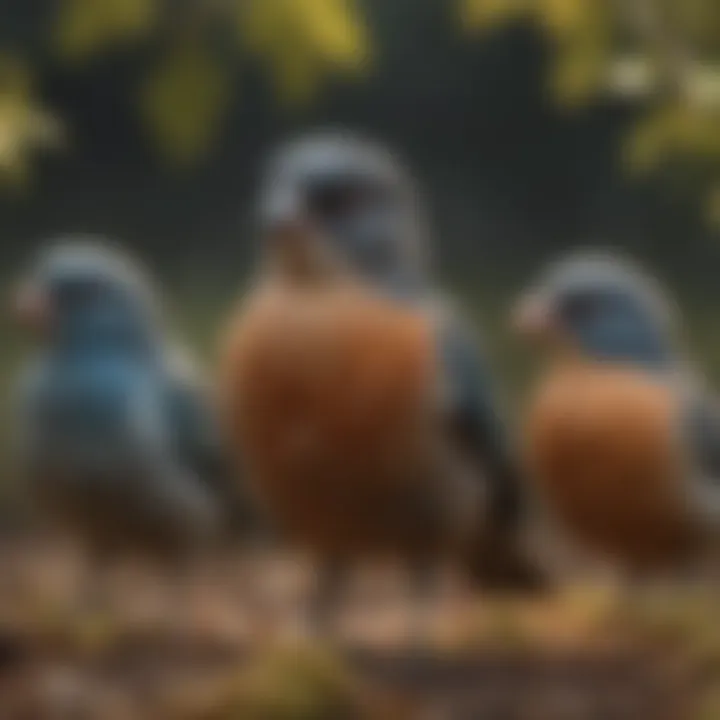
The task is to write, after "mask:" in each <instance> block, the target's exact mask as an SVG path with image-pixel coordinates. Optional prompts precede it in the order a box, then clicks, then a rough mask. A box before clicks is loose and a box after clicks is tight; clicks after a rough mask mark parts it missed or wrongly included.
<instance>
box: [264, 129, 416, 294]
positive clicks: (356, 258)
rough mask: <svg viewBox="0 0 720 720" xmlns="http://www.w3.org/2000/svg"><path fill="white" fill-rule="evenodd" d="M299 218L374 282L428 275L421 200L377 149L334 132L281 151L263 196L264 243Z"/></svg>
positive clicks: (267, 176)
mask: <svg viewBox="0 0 720 720" xmlns="http://www.w3.org/2000/svg"><path fill="white" fill-rule="evenodd" d="M299 215H302V217H303V218H304V219H305V220H306V221H309V222H311V223H312V224H313V225H314V226H315V228H316V229H317V230H319V231H320V232H321V233H322V234H323V236H324V237H325V238H326V239H327V242H328V243H329V244H330V245H331V246H332V249H333V251H334V252H335V253H336V254H338V255H339V256H340V257H342V260H343V261H344V262H345V263H347V264H348V265H349V266H351V267H352V269H353V271H354V272H355V273H357V274H358V275H360V276H362V277H363V278H365V279H367V280H369V281H371V282H378V283H380V284H384V283H388V284H390V283H393V282H396V281H397V282H402V281H403V280H406V279H407V278H410V277H416V276H418V275H419V273H420V266H421V258H420V255H421V252H422V248H421V247H420V245H421V243H420V238H419V235H420V222H419V219H418V209H417V202H416V200H415V197H414V192H413V190H412V187H411V184H410V182H409V179H408V178H407V176H406V174H405V173H404V171H403V170H402V169H401V168H400V167H399V165H398V163H397V162H396V161H395V159H394V158H393V157H392V156H391V155H390V154H389V153H388V152H386V151H385V150H383V149H382V148H380V147H378V146H377V145H376V144H375V143H373V142H370V141H368V140H365V139H362V138H359V137H356V136H353V135H349V134H344V133H342V132H328V133H319V134H315V135H310V136H307V137H304V138H301V139H299V140H296V141H294V142H292V143H290V144H288V145H287V146H285V147H282V148H280V150H279V151H278V152H277V153H276V154H275V155H274V156H273V157H272V159H271V161H270V162H269V164H268V167H267V169H266V174H265V180H264V183H263V185H262V190H261V194H260V223H261V226H262V229H263V235H264V236H265V237H267V236H268V235H271V236H272V235H273V232H272V230H273V228H275V227H276V226H277V224H278V221H279V220H282V221H283V222H287V220H288V218H289V217H293V216H294V217H297V216H299Z"/></svg>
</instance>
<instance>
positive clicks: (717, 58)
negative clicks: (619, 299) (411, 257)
mask: <svg viewBox="0 0 720 720" xmlns="http://www.w3.org/2000/svg"><path fill="white" fill-rule="evenodd" d="M719 114H720V5H718V3H717V1H716V0H2V1H1V2H0V180H1V181H2V182H1V183H0V237H1V238H2V240H1V242H0V268H2V278H3V280H2V282H3V285H4V286H5V287H9V283H11V281H12V279H13V277H14V276H15V274H16V273H17V272H18V270H19V269H20V268H21V267H22V265H23V263H24V262H25V261H26V260H27V258H28V257H29V255H30V254H31V253H32V251H33V249H34V248H35V247H36V246H37V245H38V244H39V243H40V242H42V241H43V240H45V239H46V238H48V237H50V236H55V235H58V234H64V233H74V232H80V233H99V234H103V235H108V236H111V237H113V238H117V239H119V240H122V241H123V242H125V243H127V244H128V245H129V246H130V247H132V248H133V249H135V250H136V251H137V252H139V253H140V254H141V255H142V256H143V257H144V258H146V259H147V260H148V261H149V263H150V264H151V266H152V268H153V269H154V270H155V271H156V274H157V275H158V276H159V278H160V280H161V281H162V282H163V283H164V284H165V285H166V286H167V287H168V288H169V290H170V295H171V303H172V305H173V308H174V310H175V311H176V316H177V320H178V324H179V326H180V329H181V330H182V331H183V332H184V333H186V334H187V335H188V337H189V338H190V339H191V340H192V341H193V343H194V344H195V346H196V347H197V348H198V350H199V351H200V352H201V353H203V354H205V355H206V356H209V355H210V353H211V352H212V348H213V339H214V336H215V333H216V329H217V327H218V324H219V323H220V322H221V321H222V318H223V316H224V314H225V313H226V312H227V308H228V304H229V303H230V302H231V300H232V298H233V296H234V295H235V294H236V293H237V291H238V289H239V288H240V287H241V285H242V282H243V280H244V278H246V277H247V274H248V271H249V269H250V267H251V263H252V259H253V255H254V241H253V233H252V227H253V217H252V209H253V200H254V193H255V187H256V182H257V177H258V172H259V168H260V166H261V163H262V161H263V158H264V157H265V156H266V154H267V152H268V151H269V150H270V149H271V148H272V147H273V146H274V145H275V144H276V143H277V142H279V141H280V140H282V139H285V138H286V137H288V136H290V135H293V134H295V133H297V132H300V131H302V130H304V129H307V128H314V127H317V126H336V125H342V126H346V127H349V128H355V129H358V130H361V131H363V132H365V133H368V134H370V135H373V136H376V137H377V138H379V139H381V140H383V141H385V142H387V143H388V144H389V145H390V146H391V147H393V148H394V149H395V150H396V151H397V152H398V154H399V155H400V156H401V157H402V158H404V159H405V161H406V162H407V164H408V165H409V166H410V168H411V169H412V171H413V172H414V173H415V175H416V176H417V178H418V181H419V183H420V185H421V188H422V190H423V194H424V197H425V200H426V202H427V205H428V206H429V210H430V217H431V218H432V225H433V231H434V232H433V238H434V256H435V259H436V261H437V267H438V274H439V275H440V276H442V278H443V281H444V282H445V283H446V284H447V285H448V286H450V287H452V288H454V289H456V290H457V291H459V292H460V293H461V294H462V295H463V297H464V298H465V300H466V301H467V302H468V305H469V306H470V308H471V309H472V311H473V312H474V313H475V315H476V317H477V318H478V322H479V325H480V326H482V332H483V334H484V335H485V336H486V338H487V345H488V347H489V350H490V355H491V356H492V358H493V359H494V361H495V363H496V364H497V365H498V366H499V367H501V368H503V369H504V370H505V372H506V373H507V377H506V378H505V379H506V380H507V381H508V384H510V385H511V386H513V387H519V386H520V385H519V384H518V383H516V382H515V380H516V379H518V378H522V377H523V376H524V372H523V371H524V367H525V363H524V361H523V358H522V355H521V353H520V352H519V349H518V348H517V347H515V346H513V345H512V344H510V342H509V341H508V340H507V338H506V336H505V334H504V332H503V324H504V322H505V313H506V306H507V302H508V300H509V298H510V297H511V295H512V294H513V293H514V292H515V291H517V289H518V288H519V287H520V285H522V284H523V282H524V281H525V280H526V279H527V277H528V275H529V274H530V273H532V272H533V271H534V270H535V269H536V268H537V266H538V264H539V263H542V262H545V261H547V260H548V259H550V258H552V257H554V256H556V255H557V254H558V253H560V252H563V251H565V250H566V249H568V248H571V247H577V246H580V245H589V244H590V245H602V246H606V247H617V248H621V249H623V250H625V251H627V252H629V253H631V254H632V255H635V256H637V257H638V258H639V259H640V260H642V261H645V262H646V263H647V264H648V265H650V267H652V268H653V269H654V270H655V271H656V272H657V273H658V274H659V275H660V276H661V278H662V279H663V280H664V281H665V282H666V283H667V284H668V285H669V286H670V287H671V288H672V289H673V292H674V293H675V294H676V296H677V297H678V298H679V300H680V301H681V303H682V306H683V309H684V310H685V313H686V318H687V327H688V335H689V338H690V341H691V343H692V347H693V350H694V351H696V352H697V353H698V354H699V356H700V358H701V359H702V361H703V364H704V367H705V368H706V369H707V370H708V371H709V372H710V373H711V375H713V376H714V377H715V378H716V379H719V380H720V323H718V321H717V314H718V305H719V299H720V295H719V293H718V269H719V267H720V264H719V263H720V242H719V241H718V240H719V238H718V231H719V229H720V124H719V123H718V122H717V120H718V117H717V116H718V115H719ZM0 332H1V334H2V347H3V348H4V350H5V352H4V365H5V368H6V370H5V372H3V373H2V376H3V377H4V378H6V379H7V378H8V377H9V376H10V368H11V367H13V366H14V363H15V362H16V361H17V359H18V353H19V352H20V351H21V349H20V345H19V342H18V338H17V333H16V332H15V331H14V330H13V329H12V328H11V326H10V325H9V323H8V324H4V325H3V326H2V327H1V328H0Z"/></svg>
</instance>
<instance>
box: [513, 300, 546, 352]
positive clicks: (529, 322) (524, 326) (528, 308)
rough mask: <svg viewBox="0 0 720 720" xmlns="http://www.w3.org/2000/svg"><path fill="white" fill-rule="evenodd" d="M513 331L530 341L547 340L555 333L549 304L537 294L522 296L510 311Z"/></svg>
mask: <svg viewBox="0 0 720 720" xmlns="http://www.w3.org/2000/svg"><path fill="white" fill-rule="evenodd" d="M511 323H512V327H513V330H514V331H515V332H516V333H517V334H518V335H520V336H522V337H525V338H528V339H530V340H547V339H548V338H550V337H551V336H553V335H555V334H556V332H557V322H556V319H555V317H554V313H553V310H552V307H551V303H550V302H549V301H548V300H547V299H545V298H543V296H542V294H540V293H537V292H531V293H527V294H526V295H524V296H522V297H521V298H520V300H519V302H518V303H517V304H516V305H515V307H514V308H513V311H512V317H511Z"/></svg>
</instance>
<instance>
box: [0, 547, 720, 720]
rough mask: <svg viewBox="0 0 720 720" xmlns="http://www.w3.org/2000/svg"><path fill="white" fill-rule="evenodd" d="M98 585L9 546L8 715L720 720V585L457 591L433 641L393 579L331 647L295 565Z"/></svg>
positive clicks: (54, 555)
mask: <svg viewBox="0 0 720 720" xmlns="http://www.w3.org/2000/svg"><path fill="white" fill-rule="evenodd" d="M102 577H103V580H102V582H100V580H99V579H98V575H97V574H95V575H93V576H92V578H91V579H88V578H86V576H85V574H84V569H83V565H82V563H80V562H79V561H78V560H77V558H76V556H75V555H74V554H73V553H71V552H70V551H68V550H67V549H66V548H63V547H61V546H60V545H58V544H57V543H52V542H49V541H42V542H41V541H35V542H27V541H24V542H22V543H20V542H17V541H12V542H4V543H3V544H2V545H0V720H71V719H72V720H106V719H107V720H131V719H132V720H145V719H148V720H155V719H157V720H174V719H177V720H231V719H235V718H237V719H245V718H247V719H248V720H266V719H267V720H276V719H277V720H284V719H285V718H288V719H289V720H295V719H296V718H297V719H298V720H315V719H316V718H317V719H318V720H325V719H326V718H328V719H329V720H335V719H338V720H345V719H347V720H352V718H370V719H371V720H376V719H387V720H395V719H396V718H397V720H403V719H404V718H407V720H416V719H417V720H424V719H426V718H427V719H428V720H430V719H432V720H435V719H438V720H445V719H447V720H464V719H466V718H467V719H469V720H473V719H476V718H477V719H478V720H495V719H496V718H497V720H513V719H516V718H517V719H518V720H526V719H527V720H545V719H547V720H565V719H567V720H585V719H588V720H589V719H592V720H614V719H615V718H617V719H618V720H620V719H624V718H628V719H630V718H632V719H633V720H635V719H638V718H641V719H642V720H664V719H665V718H667V720H675V719H678V720H684V719H685V718H688V719H690V720H695V719H696V718H697V719H698V720H720V622H718V616H717V607H718V599H720V592H711V591H709V590H706V591H698V590H691V589H689V588H676V589H670V588H666V589H665V590H663V591H655V592H652V593H650V592H648V593H647V595H643V596H642V597H635V598H633V597H630V596H629V595H627V594H625V593H620V592H617V591H614V590H612V589H611V588H609V587H605V586H603V585H599V584H598V585H595V586H590V585H588V586H582V587H569V588H563V589H562V590H559V591H557V592H555V593H552V594H551V595H548V596H547V597H544V598H541V599H535V600H533V601H529V600H526V601H521V600H508V599H506V600H501V599H491V598H487V597H472V596H469V595H467V594H466V593H465V592H463V591H462V590H461V589H458V588H457V587H456V586H454V585H453V584H452V582H447V583H445V585H443V588H444V590H443V592H442V593H439V594H438V598H437V600H436V602H435V603H434V604H433V606H432V608H430V609H429V611H428V609H425V615H424V616H423V623H422V627H423V628H424V630H423V632H422V637H420V636H419V634H418V631H417V628H418V627H420V625H419V624H418V623H417V605H418V604H417V603H416V602H413V600H412V599H411V598H410V597H409V596H408V593H407V592H406V589H405V588H404V586H403V583H402V581H401V580H400V579H398V578H397V577H396V576H394V575H391V574H386V575H382V576H379V575H378V576H377V577H375V578H373V581H372V582H371V581H370V580H368V579H367V578H365V579H364V583H363V582H361V581H358V582H357V583H356V584H355V585H354V586H353V587H352V588H350V589H349V591H348V594H347V597H346V598H345V600H344V602H343V603H342V611H341V612H340V613H339V616H338V618H337V622H336V623H335V624H334V629H333V632H332V635H330V634H329V633H330V630H329V629H328V630H327V633H328V635H326V636H325V639H323V640H322V641H320V640H318V638H317V636H316V635H313V634H312V633H310V631H308V630H307V629H305V627H304V625H303V624H302V618H303V617H304V616H303V612H302V608H303V607H304V604H303V599H304V598H305V597H306V595H307V587H308V578H309V577H310V575H309V573H308V571H307V570H306V569H304V568H303V567H302V565H301V564H299V563H298V562H296V561H294V560H291V559H288V558H282V557H278V556H273V555H267V556H262V557H261V556H254V557H252V558H249V557H246V556H241V555H238V556H233V557H228V558H224V559H223V560H217V561H215V562H212V563H205V564H203V566H202V567H200V568H199V569H197V570H196V571H195V572H194V573H193V574H192V575H190V576H183V578H182V580H181V579H180V577H177V576H176V577H174V578H172V579H167V578H166V579H160V578H158V577H157V576H156V575H153V574H150V573H147V572H145V571H140V570H138V569H128V568H123V569H122V571H120V570H116V571H113V572H109V571H108V572H105V573H103V574H102ZM98 586H102V588H103V591H102V592H101V593H100V592H98V590H97V588H98ZM369 589H371V590H372V592H371V591H370V590H369ZM413 628H415V629H416V630H415V632H413ZM313 638H315V639H313Z"/></svg>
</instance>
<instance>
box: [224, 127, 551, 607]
mask: <svg viewBox="0 0 720 720" xmlns="http://www.w3.org/2000/svg"><path fill="white" fill-rule="evenodd" d="M259 205H260V227H261V240H262V244H261V249H262V252H261V259H262V262H261V265H260V267H259V270H258V272H257V274H256V278H255V282H254V283H253V285H252V286H251V288H250V290H249V292H248V293H247V294H246V295H244V296H243V298H242V299H241V301H240V305H239V308H238V309H237V310H236V311H235V313H234V314H233V316H232V318H231V320H230V323H229V327H228V330H227V332H226V334H225V339H224V347H223V352H222V364H221V369H220V374H219V376H220V381H221V387H222V392H221V396H222V397H223V399H224V411H223V416H224V417H225V419H226V420H225V423H226V427H227V437H228V442H229V443H231V444H232V445H233V447H235V448H237V449H238V452H239V454H240V456H241V457H243V458H244V459H245V461H246V462H247V473H248V482H249V483H250V484H251V485H252V486H253V487H254V488H255V491H256V494H257V497H258V501H259V502H260V503H262V505H263V507H265V508H266V510H267V512H268V514H269V515H270V516H271V517H272V518H273V519H274V521H275V525H276V526H277V528H278V532H280V533H282V534H283V535H284V536H285V537H287V538H288V540H289V541H290V542H291V543H293V544H295V545H297V546H299V547H302V548H303V549H306V550H308V551H309V552H310V553H311V554H312V555H313V556H314V557H315V558H316V559H317V561H318V563H319V566H320V568H321V569H320V571H319V581H318V585H319V587H320V588H321V589H320V590H319V591H318V596H317V598H316V599H317V601H318V603H317V607H320V608H321V609H322V612H323V613H325V612H332V610H330V611H328V606H330V607H332V606H333V605H334V602H333V600H332V598H333V596H334V595H335V594H336V592H337V587H338V585H342V577H343V575H344V574H345V570H347V568H349V567H352V566H353V564H355V563H357V562H362V561H363V560H367V559H369V558H371V559H378V558H387V557H391V558H393V559H396V560H398V561H400V562H402V563H403V564H405V565H406V566H407V567H409V568H410V570H411V573H412V574H413V576H414V578H415V582H416V583H417V586H418V587H419V588H421V587H422V585H423V583H428V580H427V577H428V573H429V568H431V567H432V566H433V565H434V563H436V562H437V561H438V560H439V559H442V558H453V559H455V560H458V559H459V560H460V562H461V564H462V565H463V567H464V569H465V571H466V575H467V576H468V577H469V578H471V579H472V580H473V581H476V582H477V583H479V584H482V585H483V586H484V587H486V588H488V589H490V588H493V589H503V590H509V589H511V588H512V589H516V590H517V589H521V588H522V589H523V590H526V589H529V588H530V587H536V586H538V585H539V584H540V582H541V573H540V570H539V568H538V567H537V566H536V564H535V562H534V560H533V559H532V558H530V555H529V553H528V552H527V550H526V548H524V547H523V541H522V540H521V537H522V530H521V528H522V525H523V518H524V504H523V497H522V495H523V487H522V481H521V478H520V477H519V475H518V473H517V471H516V468H515V466H514V462H513V454H512V450H511V443H510V441H509V437H508V433H507V432H506V429H505V427H504V425H503V420H502V418H501V416H500V413H499V410H498V407H497V403H496V400H495V398H494V392H493V390H494V383H493V382H492V380H491V378H490V377H489V373H488V370H487V368H486V366H485V364H484V362H483V360H482V358H481V354H480V352H479V350H477V348H476V346H475V343H474V341H473V339H472V335H471V333H470V331H469V329H468V327H467V325H466V324H465V323H464V322H463V321H462V320H461V318H460V317H459V314H458V313H457V312H456V311H454V310H453V309H452V308H451V307H450V303H449V302H447V301H445V300H444V299H442V298H440V297H439V296H438V293H437V292H436V291H435V290H434V289H433V288H432V287H431V285H430V283H429V280H428V279H427V277H426V271H425V270H424V269H423V262H422V256H423V247H422V243H423V240H422V237H421V228H420V220H419V214H418V211H417V201H416V198H415V193H414V192H413V191H412V190H411V188H410V187H409V185H408V179H407V176H406V175H405V174H404V173H403V172H402V171H401V170H400V169H399V168H398V166H397V165H396V163H395V161H394V160H393V159H392V156H390V155H389V154H388V152H387V151H386V150H384V149H383V148H380V147H379V146H377V145H375V144H373V143H372V142H371V141H368V140H366V139H364V138H359V137H357V136H348V135H346V134H345V135H344V134H339V135H338V134H326V133H321V134H315V135H311V136H310V137H305V138H302V139H300V140H296V141H295V142H294V143H291V144H290V145H289V146H288V147H284V148H282V149H281V151H280V152H279V154H278V155H277V156H275V157H274V158H272V159H271V161H270V163H269V171H268V172H267V175H266V180H265V182H264V183H263V184H262V187H261V192H260V203H259ZM323 587H324V588H326V590H322V588H323ZM327 588H329V589H327Z"/></svg>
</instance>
